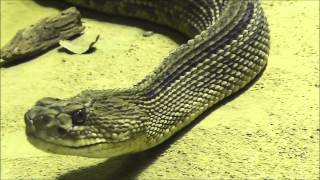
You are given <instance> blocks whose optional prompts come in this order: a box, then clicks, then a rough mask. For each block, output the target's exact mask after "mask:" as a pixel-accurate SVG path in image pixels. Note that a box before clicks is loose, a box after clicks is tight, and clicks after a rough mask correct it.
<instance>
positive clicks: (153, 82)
mask: <svg viewBox="0 0 320 180" xmlns="http://www.w3.org/2000/svg"><path fill="white" fill-rule="evenodd" d="M66 1H67V2H69V3H71V4H73V5H76V6H82V7H86V8H89V9H94V10H97V11H100V12H104V13H107V14H111V15H120V16H126V17H133V18H140V19H144V20H147V21H151V22H154V23H157V24H161V25H165V26H168V27H170V28H173V29H175V30H178V31H179V32H181V33H183V34H185V35H186V36H188V37H189V39H190V40H188V42H186V43H185V44H182V45H181V46H180V47H179V48H177V49H176V50H175V51H173V52H172V53H170V54H169V55H168V56H167V57H166V58H165V59H164V61H163V62H162V63H161V65H160V66H159V67H157V68H156V69H155V70H154V71H153V72H152V73H151V74H150V75H148V76H146V77H145V78H144V79H143V80H142V81H140V82H139V83H137V84H136V85H134V86H133V87H132V88H128V89H107V90H86V91H82V92H80V93H79V94H78V95H76V96H74V97H71V98H68V99H58V98H49V97H46V98H43V99H41V100H39V101H38V102H36V104H35V105H34V106H33V107H32V108H31V109H30V110H28V112H27V113H26V114H25V123H26V135H27V137H28V140H29V142H30V143H31V144H33V145H34V146H35V147H37V148H39V149H41V150H44V151H46V152H52V153H58V154H68V155H76V156H86V157H100V158H109V157H115V156H119V155H123V154H129V153H134V152H140V151H143V150H146V149H149V148H151V147H154V146H156V145H158V144H160V143H162V142H163V141H165V140H166V139H168V138H169V137H170V136H172V135H173V134H174V133H176V132H177V131H179V130H180V129H181V128H183V127H185V126H186V125H188V124H189V123H190V122H192V121H193V120H194V119H195V118H196V117H198V116H199V115H200V114H201V113H203V112H204V111H206V110H207V109H208V108H210V107H211V106H213V105H214V104H216V103H217V102H219V101H221V100H222V99H224V98H225V97H227V96H230V95H231V94H233V93H235V92H237V91H238V90H239V89H241V88H243V87H244V86H245V85H247V84H248V83H249V82H251V81H252V80H253V79H254V78H255V77H256V76H257V74H259V73H260V72H262V70H263V69H264V68H265V66H266V64H267V57H268V52H269V39H270V38H269V30H268V24H267V21H266V17H265V15H264V13H263V10H262V7H261V4H260V2H259V1H258V0H66Z"/></svg>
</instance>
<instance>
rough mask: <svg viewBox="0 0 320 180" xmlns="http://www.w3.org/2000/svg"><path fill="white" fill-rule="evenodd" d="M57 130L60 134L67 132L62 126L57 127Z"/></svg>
mask: <svg viewBox="0 0 320 180" xmlns="http://www.w3.org/2000/svg"><path fill="white" fill-rule="evenodd" d="M57 131H58V133H59V134H60V135H65V134H66V133H67V130H65V129H63V128H62V127H58V129H57Z"/></svg>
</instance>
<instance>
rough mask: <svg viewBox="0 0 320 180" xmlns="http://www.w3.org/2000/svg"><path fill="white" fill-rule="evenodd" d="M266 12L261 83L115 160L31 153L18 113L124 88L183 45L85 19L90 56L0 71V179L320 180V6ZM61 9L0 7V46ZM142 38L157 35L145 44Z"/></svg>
mask: <svg viewBox="0 0 320 180" xmlns="http://www.w3.org/2000/svg"><path fill="white" fill-rule="evenodd" d="M263 6H264V8H265V11H266V14H267V16H268V20H269V23H270V28H271V37H272V43H271V52H270V58H269V64H268V67H267V69H266V71H265V72H264V74H263V75H262V77H261V78H260V79H259V80H258V81H257V82H256V83H255V84H254V85H253V86H252V87H251V88H250V89H248V90H247V91H245V92H244V93H242V94H241V95H240V96H238V97H236V98H234V99H233V100H232V101H230V102H228V103H226V104H224V105H222V106H221V107H219V108H216V109H215V110H214V111H213V112H211V113H208V115H206V116H203V117H202V118H200V120H198V121H197V123H194V124H193V125H192V126H190V127H188V128H187V129H185V130H184V131H183V132H181V133H179V134H178V135H177V136H175V137H174V138H172V139H170V140H169V141H168V142H166V143H164V144H162V145H161V146H159V147H157V148H155V149H152V150H149V151H147V152H143V153H139V154H134V155H129V156H123V157H120V158H116V159H111V160H106V159H88V158H81V157H71V156H62V155H54V154H48V153H44V152H41V151H39V150H37V149H36V148H34V147H33V146H31V145H30V144H29V143H28V142H27V140H26V137H25V135H24V127H25V126H24V121H23V114H24V113H25V112H26V111H27V109H28V108H30V107H31V106H32V105H33V104H34V102H35V101H36V100H38V99H40V98H42V97H45V96H49V97H59V98H64V97H70V96H73V95H75V94H77V93H78V92H80V91H81V90H85V89H106V88H120V87H129V86H131V85H133V84H134V83H136V82H137V81H139V80H140V79H142V78H143V77H144V76H145V75H146V74H148V73H149V72H151V71H152V70H153V69H154V68H155V67H157V66H158V65H159V64H160V62H161V61H162V58H163V57H165V56H166V54H168V52H169V51H171V50H173V49H174V48H176V47H177V46H178V45H177V43H176V42H181V39H182V38H181V37H179V38H173V39H172V38H169V37H177V34H175V33H172V32H171V31H170V30H167V29H162V28H159V27H158V26H153V25H151V24H148V23H143V22H140V21H127V20H124V19H121V18H113V17H106V16H98V15H97V14H93V15H92V14H91V15H89V14H88V13H85V14H86V15H85V17H86V18H84V20H83V21H84V22H85V26H87V30H88V31H89V32H91V33H99V34H100V36H101V39H100V40H99V42H98V43H97V45H96V47H97V50H96V52H94V53H93V54H89V55H69V54H66V53H61V52H58V50H57V49H53V50H51V51H50V52H48V53H46V54H44V55H42V56H40V57H38V58H36V59H33V60H32V61H29V62H26V63H23V64H19V65H17V66H13V67H10V68H5V69H1V179H4V180H5V179H56V178H58V179H89V178H90V179H220V178H223V179H231V178H235V179H239V178H241V179H243V178H248V179H261V178H266V179H296V178H297V179H319V154H318V153H319V131H320V130H319V116H318V112H319V51H318V49H319V41H318V40H319V22H318V19H319V13H318V11H317V10H318V7H319V2H318V1H316V0H314V1H313V0H308V1H307V0H306V1H302V0H299V1H298V0H297V1H267V0H265V1H264V2H263ZM66 7H67V6H66V5H65V4H63V3H61V5H58V6H56V5H54V4H53V3H48V4H44V3H41V4H39V2H35V1H31V0H18V1H15V0H2V1H1V45H3V44H4V43H6V42H7V41H9V39H10V38H12V37H13V36H14V34H15V32H16V31H17V30H18V29H21V28H23V27H25V26H26V25H29V24H31V23H34V22H35V21H36V20H37V19H40V18H42V17H45V16H48V15H53V14H55V13H57V12H58V10H59V9H64V8H66ZM96 17H99V20H94V18H96ZM144 29H146V30H150V29H151V30H154V31H156V32H158V33H157V34H156V35H154V36H151V37H148V38H146V37H143V36H142V33H143V31H144ZM182 40H183V39H182Z"/></svg>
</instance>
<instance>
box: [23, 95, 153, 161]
mask: <svg viewBox="0 0 320 180" xmlns="http://www.w3.org/2000/svg"><path fill="white" fill-rule="evenodd" d="M104 94H105V93H104ZM91 95H92V94H91ZM86 96H87V95H86V93H83V94H80V95H78V96H75V97H72V98H70V99H66V100H60V99H55V98H44V99H42V100H40V101H38V102H37V103H36V104H35V106H33V107H32V108H31V109H30V110H29V111H27V112H26V114H25V123H26V135H27V137H28V140H29V142H30V143H31V144H33V145H34V146H35V147H37V148H38V149H41V150H44V151H46V152H51V153H58V154H71V155H81V156H87V157H112V156H115V155H119V154H126V153H128V152H133V151H138V150H140V149H141V147H145V146H142V145H141V144H144V143H145V142H146V141H147V140H145V139H144V135H143V134H144V133H143V132H144V130H145V128H144V123H143V121H144V119H146V117H145V114H144V113H141V111H140V110H138V109H137V107H136V105H135V104H133V103H131V102H128V101H126V100H125V99H122V98H121V97H115V96H113V94H112V95H110V96H105V95H104V96H101V97H98V96H95V97H91V98H88V97H86ZM119 117H120V118H119ZM97 147H99V148H101V147H103V148H104V152H99V153H97V152H95V153H89V152H91V151H94V150H93V149H96V148H97ZM68 152H72V153H68ZM101 154H103V156H102V155H101Z"/></svg>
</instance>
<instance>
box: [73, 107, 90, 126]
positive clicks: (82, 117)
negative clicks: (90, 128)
mask: <svg viewBox="0 0 320 180" xmlns="http://www.w3.org/2000/svg"><path fill="white" fill-rule="evenodd" d="M71 116H72V124H73V125H82V124H83V123H84V122H85V121H86V120H87V113H86V111H85V109H78V110H76V111H74V112H73V113H72V115H71Z"/></svg>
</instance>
